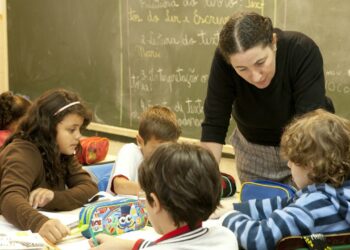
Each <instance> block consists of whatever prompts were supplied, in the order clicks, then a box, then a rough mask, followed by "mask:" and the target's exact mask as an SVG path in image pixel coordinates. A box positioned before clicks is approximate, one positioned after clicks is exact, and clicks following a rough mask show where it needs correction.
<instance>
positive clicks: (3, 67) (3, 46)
mask: <svg viewBox="0 0 350 250" xmlns="http://www.w3.org/2000/svg"><path fill="white" fill-rule="evenodd" d="M7 61H8V60H7V17H6V1H0V93H2V92H4V91H6V90H8V89H9V87H8V63H7Z"/></svg>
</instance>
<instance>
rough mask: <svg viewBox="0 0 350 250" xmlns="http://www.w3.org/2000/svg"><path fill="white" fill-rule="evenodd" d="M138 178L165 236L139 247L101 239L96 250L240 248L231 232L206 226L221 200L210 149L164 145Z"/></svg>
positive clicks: (157, 227)
mask: <svg viewBox="0 0 350 250" xmlns="http://www.w3.org/2000/svg"><path fill="white" fill-rule="evenodd" d="M138 174H139V183H140V187H141V189H142V190H143V191H144V196H145V206H146V210H147V212H148V216H149V220H150V222H151V224H152V226H153V228H154V229H155V231H156V232H157V233H159V234H162V235H163V237H161V238H160V239H158V240H156V241H154V242H151V241H146V240H138V241H136V242H135V241H130V240H124V239H119V238H113V237H112V236H108V235H104V234H98V235H97V236H96V239H97V240H98V242H99V244H100V246H98V247H96V248H92V249H96V250H97V249H99V250H103V249H104V250H107V249H115V250H117V249H118V250H121V249H145V248H150V249H188V250H191V249H193V250H195V249H203V250H205V249H208V250H209V249H220V250H226V249H227V250H234V249H238V248H237V241H236V238H235V236H234V234H233V233H232V232H231V231H230V230H228V229H227V228H224V227H221V226H213V227H210V228H206V227H202V221H204V220H207V219H208V217H209V215H210V214H211V213H212V212H213V211H214V210H215V209H216V207H217V206H218V205H219V203H220V195H221V175H220V172H219V167H218V164H217V162H216V160H215V158H214V156H213V155H212V154H211V153H210V152H209V151H208V150H206V149H204V148H202V147H200V146H196V145H191V144H180V143H166V144H162V145H160V146H159V147H158V148H157V149H156V150H155V151H154V153H153V154H152V155H151V156H150V158H148V159H146V160H145V161H144V162H143V163H142V164H141V166H140V168H139V170H138ZM90 244H92V241H90ZM91 246H92V245H91Z"/></svg>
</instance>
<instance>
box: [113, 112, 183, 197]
mask: <svg viewBox="0 0 350 250" xmlns="http://www.w3.org/2000/svg"><path fill="white" fill-rule="evenodd" d="M180 134H181V128H180V126H179V124H178V123H177V120H176V115H175V113H174V112H173V111H171V110H170V109H168V108H167V107H163V106H158V105H156V106H153V107H150V108H148V109H147V110H146V111H144V112H143V113H142V114H141V118H140V124H139V129H138V134H137V135H136V142H137V145H136V144H135V143H128V144H125V145H124V146H123V147H122V148H121V149H120V151H119V153H118V156H117V159H116V162H115V164H114V167H113V170H112V173H111V176H110V179H109V183H108V186H107V191H108V192H112V193H115V194H129V195H137V194H138V191H139V189H140V187H139V185H138V183H137V170H138V168H139V166H140V164H141V162H142V161H143V159H144V158H146V159H147V158H148V157H149V156H150V155H151V154H152V153H153V151H154V150H155V149H156V148H157V147H158V146H159V145H160V144H161V143H164V142H171V141H172V142H175V141H177V140H178V138H179V136H180Z"/></svg>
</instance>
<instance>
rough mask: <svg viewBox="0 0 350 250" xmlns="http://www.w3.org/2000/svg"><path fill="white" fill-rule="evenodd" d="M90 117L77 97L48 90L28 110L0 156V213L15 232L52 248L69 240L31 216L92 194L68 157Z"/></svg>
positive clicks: (60, 228)
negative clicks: (29, 234)
mask: <svg viewBox="0 0 350 250" xmlns="http://www.w3.org/2000/svg"><path fill="white" fill-rule="evenodd" d="M90 120H91V114H90V112H88V110H87V109H86V107H85V106H84V105H83V103H82V101H81V100H80V99H79V97H78V96H77V95H76V94H74V93H72V92H68V91H66V90H51V91H48V92H46V93H44V94H43V95H42V96H41V97H39V98H38V99H37V100H36V101H35V102H34V103H33V105H32V106H31V107H30V109H29V111H28V112H27V114H26V116H25V117H24V118H23V120H22V121H21V123H20V124H19V126H18V127H17V130H16V131H15V133H14V134H13V135H11V137H10V138H9V139H8V140H7V141H6V143H5V144H4V148H2V150H1V152H0V176H1V179H0V211H1V213H2V215H3V216H4V217H5V218H6V220H8V221H9V222H10V223H12V224H13V225H15V226H16V227H17V228H18V229H21V230H28V229H30V230H31V231H33V232H39V234H40V235H41V236H42V237H44V238H46V239H47V240H49V241H51V242H53V243H55V242H57V241H59V240H60V239H62V238H63V237H65V236H66V235H67V234H69V232H70V231H69V229H68V227H67V226H65V225H63V224H62V223H61V222H60V221H59V220H55V219H49V218H47V217H46V216H44V215H42V214H41V213H39V211H37V208H42V209H44V210H51V211H58V210H72V209H75V208H78V207H81V206H83V205H84V204H85V203H87V201H88V199H89V198H90V197H91V196H93V195H94V194H95V193H97V191H98V190H97V186H96V184H95V183H94V182H93V181H92V180H91V178H90V176H89V174H88V173H87V172H85V171H84V170H83V169H82V167H81V165H80V164H79V163H78V161H77V159H76V157H75V155H74V153H75V150H76V147H77V146H78V144H79V138H80V137H81V134H80V130H81V129H82V128H84V127H86V126H87V125H88V124H89V122H90Z"/></svg>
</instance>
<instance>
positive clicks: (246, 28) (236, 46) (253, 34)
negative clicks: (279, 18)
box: [219, 12, 273, 63]
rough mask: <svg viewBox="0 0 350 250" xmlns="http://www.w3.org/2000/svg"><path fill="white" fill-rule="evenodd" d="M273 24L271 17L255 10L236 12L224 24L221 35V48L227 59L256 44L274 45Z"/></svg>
mask: <svg viewBox="0 0 350 250" xmlns="http://www.w3.org/2000/svg"><path fill="white" fill-rule="evenodd" d="M272 35H273V26H272V22H271V19H270V18H268V17H264V16H261V15H259V14H257V13H254V12H239V13H236V14H234V15H233V16H232V17H230V19H229V20H228V21H227V22H226V24H225V25H224V26H223V28H222V30H221V32H220V36H219V49H220V52H221V54H222V55H223V56H224V58H225V60H226V61H227V62H228V63H230V56H232V55H233V54H236V53H238V52H244V51H246V50H248V49H251V48H253V47H255V46H258V45H262V46H263V47H264V48H265V47H266V46H268V45H270V46H272Z"/></svg>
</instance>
